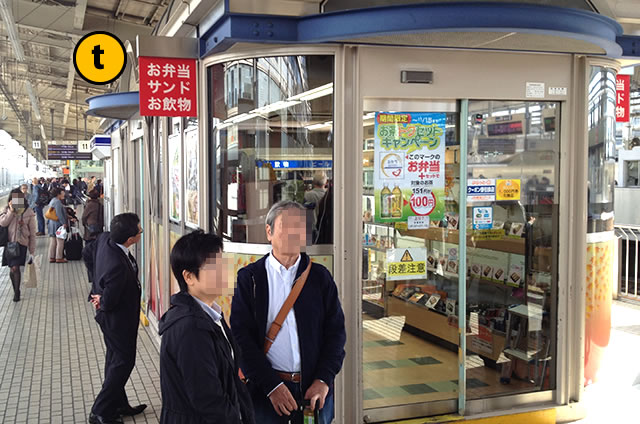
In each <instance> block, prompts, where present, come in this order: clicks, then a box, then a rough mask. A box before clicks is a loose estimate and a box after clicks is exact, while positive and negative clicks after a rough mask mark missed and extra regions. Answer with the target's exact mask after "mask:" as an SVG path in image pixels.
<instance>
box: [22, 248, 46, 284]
mask: <svg viewBox="0 0 640 424" xmlns="http://www.w3.org/2000/svg"><path fill="white" fill-rule="evenodd" d="M41 264H42V256H41V255H38V256H36V257H34V258H33V260H32V262H31V263H30V264H27V266H26V267H25V270H24V286H25V287H26V288H28V289H34V288H36V287H38V280H39V279H40V266H41Z"/></svg>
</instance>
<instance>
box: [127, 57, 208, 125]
mask: <svg viewBox="0 0 640 424" xmlns="http://www.w3.org/2000/svg"><path fill="white" fill-rule="evenodd" d="M138 64H139V69H140V71H139V72H140V116H171V117H174V116H186V117H192V116H198V109H197V99H198V91H197V87H196V69H197V68H196V60H195V59H178V58H170V57H144V56H141V57H140V58H139V61H138Z"/></svg>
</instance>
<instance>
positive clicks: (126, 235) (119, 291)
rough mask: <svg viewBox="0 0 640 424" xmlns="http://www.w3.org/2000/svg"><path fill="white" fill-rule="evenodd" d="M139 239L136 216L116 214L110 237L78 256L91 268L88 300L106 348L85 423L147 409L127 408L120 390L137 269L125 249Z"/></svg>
mask: <svg viewBox="0 0 640 424" xmlns="http://www.w3.org/2000/svg"><path fill="white" fill-rule="evenodd" d="M141 234H142V228H141V227H140V219H139V218H138V216H137V215H136V214H133V213H123V214H120V215H116V216H115V217H114V218H113V220H112V221H111V232H110V233H102V234H100V236H99V237H98V239H97V240H96V242H95V243H93V244H92V245H90V246H89V250H90V251H88V252H83V256H84V257H85V258H88V259H90V265H89V266H91V267H93V269H94V279H93V285H92V288H91V294H90V295H89V301H91V303H93V305H94V306H95V308H96V311H97V312H96V318H95V319H96V321H97V322H98V324H99V325H100V329H101V330H102V333H103V335H104V342H105V345H106V346H107V355H106V360H105V378H104V382H103V384H102V390H101V391H100V393H99V394H98V396H97V397H96V400H95V402H94V404H93V407H92V408H91V414H90V415H89V423H91V424H114V423H122V419H121V416H122V415H136V414H139V413H141V412H142V411H143V410H144V409H145V408H146V407H147V406H146V405H144V404H142V405H138V406H135V407H134V406H131V405H129V401H128V400H127V394H126V392H125V388H124V387H125V385H126V383H127V380H128V379H129V376H130V375H131V371H133V367H134V366H135V361H136V342H137V337H138V322H139V320H140V292H141V291H140V282H139V281H138V264H137V263H136V260H135V259H134V257H133V256H132V255H131V253H129V250H128V248H129V247H130V246H132V245H134V244H135V243H138V242H139V241H140V236H141Z"/></svg>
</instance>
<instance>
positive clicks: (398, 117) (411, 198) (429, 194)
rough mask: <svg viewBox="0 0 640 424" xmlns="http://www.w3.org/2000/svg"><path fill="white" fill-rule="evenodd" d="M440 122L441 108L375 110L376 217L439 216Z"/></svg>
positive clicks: (441, 187)
mask: <svg viewBox="0 0 640 424" xmlns="http://www.w3.org/2000/svg"><path fill="white" fill-rule="evenodd" d="M445 123H446V116H445V114H444V113H402V112H394V113H391V112H389V113H386V112H377V113H376V122H375V138H374V143H375V152H374V155H375V156H374V169H375V170H374V187H375V193H374V194H375V202H376V204H375V220H376V221H377V222H401V221H407V219H408V217H409V216H428V217H429V219H430V221H440V220H441V219H442V218H443V217H444V209H445V208H444V187H445V148H446V147H445V138H444V137H445Z"/></svg>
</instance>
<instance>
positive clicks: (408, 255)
mask: <svg viewBox="0 0 640 424" xmlns="http://www.w3.org/2000/svg"><path fill="white" fill-rule="evenodd" d="M400 262H413V258H412V257H411V253H409V251H408V250H405V251H404V255H402V258H401V259H400Z"/></svg>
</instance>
